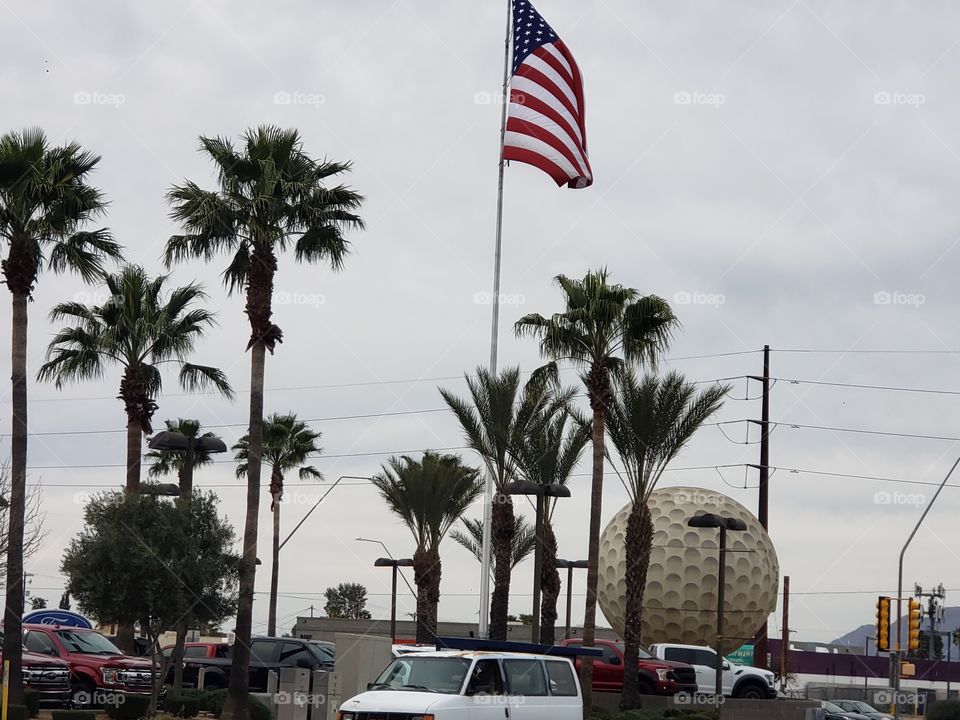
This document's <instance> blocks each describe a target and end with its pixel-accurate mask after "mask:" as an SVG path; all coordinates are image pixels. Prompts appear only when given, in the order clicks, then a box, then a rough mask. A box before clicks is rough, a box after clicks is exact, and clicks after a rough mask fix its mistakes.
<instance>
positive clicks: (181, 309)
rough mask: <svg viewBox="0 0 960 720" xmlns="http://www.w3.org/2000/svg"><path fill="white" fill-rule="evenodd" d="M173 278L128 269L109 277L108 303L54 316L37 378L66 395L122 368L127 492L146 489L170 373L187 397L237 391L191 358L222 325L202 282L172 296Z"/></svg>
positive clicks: (75, 306) (71, 307)
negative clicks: (144, 471) (147, 461)
mask: <svg viewBox="0 0 960 720" xmlns="http://www.w3.org/2000/svg"><path fill="white" fill-rule="evenodd" d="M168 279H169V278H168V276H166V275H158V276H157V277H155V278H152V277H150V276H149V275H147V273H146V272H145V271H144V269H143V268H141V267H139V266H137V265H127V266H126V267H124V268H123V269H121V270H120V271H119V272H118V273H111V274H107V275H105V276H104V278H103V282H104V288H105V290H106V292H107V299H106V300H105V301H104V302H103V303H102V304H100V305H84V304H83V303H79V302H67V303H60V304H59V305H56V306H54V308H53V310H51V311H50V319H51V320H52V321H54V322H58V321H63V320H67V321H72V322H74V323H76V324H74V325H68V326H67V327H64V328H62V329H61V330H60V331H59V332H58V333H57V334H56V335H54V337H53V340H51V341H50V345H49V347H48V348H47V361H46V362H45V363H44V364H43V365H42V366H41V367H40V371H39V373H37V377H38V379H40V380H52V381H53V382H54V383H55V384H56V386H57V387H58V388H61V387H63V385H64V384H65V383H67V382H77V381H81V380H98V379H100V378H101V377H103V374H104V370H105V369H106V368H107V367H108V366H111V365H116V366H119V367H120V368H121V369H122V376H121V379H120V395H119V398H120V400H122V401H123V406H124V410H125V412H126V415H127V491H128V492H131V493H136V492H138V491H139V488H140V455H141V451H142V448H143V435H144V434H150V433H151V432H153V425H152V422H151V421H152V418H153V414H154V413H155V412H156V410H157V402H156V398H157V397H158V396H159V395H160V393H161V392H162V390H163V373H162V370H163V368H164V366H166V365H174V366H176V367H178V368H179V370H180V374H179V382H180V386H181V387H182V388H183V389H184V390H186V391H187V392H195V391H203V390H207V389H214V390H216V391H218V392H220V393H221V394H222V395H224V396H225V397H227V398H232V397H233V391H232V390H231V388H230V383H229V382H228V381H227V378H226V375H224V374H223V371H221V370H219V369H218V368H215V367H211V366H209V365H196V364H194V363H191V362H188V361H187V357H188V356H189V355H190V354H191V353H192V352H193V351H194V349H195V347H196V344H197V341H198V340H200V339H202V338H203V336H204V334H205V333H206V332H207V330H208V329H209V328H211V327H212V326H213V325H215V324H216V321H215V318H214V314H213V313H212V312H210V311H209V310H207V309H205V308H203V307H200V306H199V303H200V302H202V301H203V300H205V299H206V297H207V295H206V293H205V292H204V291H203V288H202V287H201V286H200V285H197V284H196V283H191V284H189V285H183V286H181V287H175V288H172V289H171V290H169V292H167V291H166V288H165V287H164V286H165V284H166V283H167V280H168Z"/></svg>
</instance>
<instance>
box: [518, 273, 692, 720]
mask: <svg viewBox="0 0 960 720" xmlns="http://www.w3.org/2000/svg"><path fill="white" fill-rule="evenodd" d="M609 279H610V278H609V273H608V272H607V270H606V269H601V270H597V271H591V272H588V273H587V274H586V275H585V276H584V277H583V278H582V279H579V280H578V279H575V278H569V277H566V276H565V275H558V276H557V277H556V282H557V284H558V285H559V286H560V289H561V291H562V292H563V300H564V308H563V310H562V311H560V312H558V313H554V314H553V315H551V316H550V317H544V316H543V315H540V314H538V313H532V314H530V315H525V316H524V317H522V318H520V319H519V320H518V321H517V322H516V324H515V325H514V330H515V332H516V334H517V335H518V336H521V337H523V336H530V337H534V338H536V339H538V340H539V341H540V355H541V356H542V357H544V358H545V359H547V360H549V362H548V363H547V365H545V366H544V367H542V368H540V370H539V371H538V373H539V374H541V375H543V376H545V377H552V378H554V379H555V378H556V377H557V363H559V362H567V363H571V364H573V365H574V366H576V367H577V368H579V369H580V371H581V375H580V377H581V380H582V381H583V384H584V385H585V386H586V389H587V396H588V398H589V400H590V410H591V411H592V418H591V426H590V427H591V430H590V432H591V445H592V451H593V458H592V466H593V467H592V476H593V477H592V480H591V490H590V528H589V535H588V538H589V546H588V552H587V560H588V567H587V596H586V601H585V603H584V605H585V610H584V619H583V642H584V645H586V646H588V647H589V646H592V645H593V641H594V639H595V637H596V622H597V582H598V579H599V575H598V564H599V563H598V561H599V556H600V511H601V507H602V503H603V459H604V455H605V444H604V435H605V430H604V427H605V417H606V413H607V408H608V407H609V405H610V398H611V394H612V388H611V378H612V377H616V376H617V375H619V374H621V373H622V372H623V371H624V369H625V368H626V367H628V366H630V365H634V364H645V365H648V366H650V367H655V366H656V362H657V359H658V358H659V357H660V355H661V353H662V352H663V351H664V350H665V349H666V348H667V347H668V345H669V342H670V339H671V336H672V334H673V331H674V329H675V328H676V327H677V325H678V322H677V319H676V317H675V316H674V314H673V310H671V308H670V305H669V304H668V303H667V301H666V300H664V299H663V298H660V297H658V296H656V295H640V293H639V292H638V291H637V290H634V289H633V288H627V287H623V286H621V285H615V284H612V283H610V281H609ZM580 681H581V683H580V684H581V685H582V688H583V713H584V718H589V717H590V713H591V712H592V708H593V659H592V658H590V657H586V658H584V662H583V663H582V665H581V669H580Z"/></svg>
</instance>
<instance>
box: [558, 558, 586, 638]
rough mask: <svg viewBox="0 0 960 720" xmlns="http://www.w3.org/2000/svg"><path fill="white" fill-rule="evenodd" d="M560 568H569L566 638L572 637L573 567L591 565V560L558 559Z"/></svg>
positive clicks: (564, 634)
mask: <svg viewBox="0 0 960 720" xmlns="http://www.w3.org/2000/svg"><path fill="white" fill-rule="evenodd" d="M557 567H558V568H566V569H567V629H566V630H565V631H564V633H563V638H564V640H569V639H570V605H571V604H572V603H573V569H574V568H588V567H590V561H589V560H557Z"/></svg>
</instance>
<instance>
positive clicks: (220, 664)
mask: <svg viewBox="0 0 960 720" xmlns="http://www.w3.org/2000/svg"><path fill="white" fill-rule="evenodd" d="M208 646H209V647H208ZM205 650H209V652H205ZM164 652H165V653H166V652H168V648H164ZM232 664H233V648H232V646H230V645H225V644H216V643H187V644H186V645H185V646H184V658H183V685H184V687H194V688H195V687H197V681H198V678H199V676H200V669H201V668H203V669H204V670H205V672H204V676H203V686H204V688H205V689H207V690H210V689H215V688H225V687H227V686H228V685H229V684H230V667H231V665H232ZM288 667H300V668H307V669H309V670H333V656H332V655H331V654H330V653H329V651H326V650H325V649H324V648H322V647H320V646H318V645H315V644H314V643H312V642H310V641H309V640H301V639H299V638H271V637H255V638H253V639H252V640H251V642H250V692H259V693H262V692H266V691H267V678H268V676H269V673H270V672H271V671H273V672H276V673H277V675H278V676H279V674H280V669H281V668H288ZM172 681H173V668H171V669H170V675H169V676H168V682H172Z"/></svg>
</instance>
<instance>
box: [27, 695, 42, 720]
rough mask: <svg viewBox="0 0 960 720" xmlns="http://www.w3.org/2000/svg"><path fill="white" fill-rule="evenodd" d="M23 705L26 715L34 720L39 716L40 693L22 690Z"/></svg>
mask: <svg viewBox="0 0 960 720" xmlns="http://www.w3.org/2000/svg"><path fill="white" fill-rule="evenodd" d="M23 704H24V705H26V706H27V715H29V716H30V717H32V718H35V717H37V716H39V715H40V693H39V691H37V690H31V689H30V688H24V689H23Z"/></svg>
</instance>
